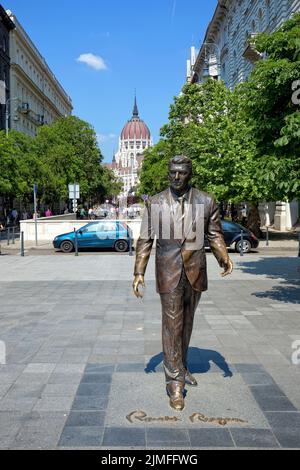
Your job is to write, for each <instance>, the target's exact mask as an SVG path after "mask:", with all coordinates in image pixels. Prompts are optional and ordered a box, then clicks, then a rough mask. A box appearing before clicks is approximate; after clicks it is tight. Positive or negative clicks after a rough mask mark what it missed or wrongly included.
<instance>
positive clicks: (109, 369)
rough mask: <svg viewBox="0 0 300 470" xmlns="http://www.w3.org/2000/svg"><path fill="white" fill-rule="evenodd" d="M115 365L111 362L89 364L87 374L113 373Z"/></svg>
mask: <svg viewBox="0 0 300 470" xmlns="http://www.w3.org/2000/svg"><path fill="white" fill-rule="evenodd" d="M114 371H115V366H113V365H111V364H87V366H86V368H85V374H112V373H113V372H114Z"/></svg>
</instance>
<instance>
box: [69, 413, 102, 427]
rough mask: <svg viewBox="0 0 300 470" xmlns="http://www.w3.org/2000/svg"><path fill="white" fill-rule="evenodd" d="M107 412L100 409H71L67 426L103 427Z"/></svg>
mask: <svg viewBox="0 0 300 470" xmlns="http://www.w3.org/2000/svg"><path fill="white" fill-rule="evenodd" d="M104 420H105V413H104V412H99V411H71V413H70V414H69V417H68V420H67V422H66V426H82V427H86V426H98V427H103V426H104Z"/></svg>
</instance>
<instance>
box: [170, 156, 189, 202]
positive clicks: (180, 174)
mask: <svg viewBox="0 0 300 470" xmlns="http://www.w3.org/2000/svg"><path fill="white" fill-rule="evenodd" d="M191 177H192V172H191V170H190V168H189V166H188V165H185V164H175V163H172V164H171V166H170V168H169V181H170V186H171V188H172V189H173V191H174V192H175V193H181V194H184V192H185V191H186V190H187V189H188V187H189V182H190V180H191Z"/></svg>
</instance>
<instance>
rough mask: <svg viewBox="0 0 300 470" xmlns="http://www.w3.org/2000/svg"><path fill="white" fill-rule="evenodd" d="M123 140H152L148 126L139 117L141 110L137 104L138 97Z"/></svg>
mask: <svg viewBox="0 0 300 470" xmlns="http://www.w3.org/2000/svg"><path fill="white" fill-rule="evenodd" d="M121 139H122V140H134V139H138V140H150V139H151V134H150V130H149V128H148V126H147V125H146V124H145V123H144V121H142V120H141V119H140V117H139V111H138V107H137V104H136V99H135V102H134V108H133V116H132V118H131V119H130V121H128V122H127V124H125V126H124V128H123V130H122V133H121Z"/></svg>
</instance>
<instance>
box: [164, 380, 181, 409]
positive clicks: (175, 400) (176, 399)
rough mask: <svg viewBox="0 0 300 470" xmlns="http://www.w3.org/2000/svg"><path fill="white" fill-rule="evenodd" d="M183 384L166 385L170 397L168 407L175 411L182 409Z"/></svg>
mask: <svg viewBox="0 0 300 470" xmlns="http://www.w3.org/2000/svg"><path fill="white" fill-rule="evenodd" d="M183 389H184V384H179V383H176V384H169V385H168V386H167V392H168V395H169V398H170V401H169V404H170V407H171V408H173V410H175V411H182V410H183V409H184V398H183Z"/></svg>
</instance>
